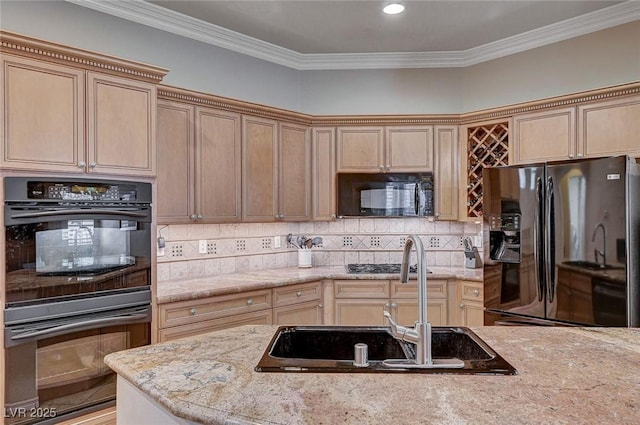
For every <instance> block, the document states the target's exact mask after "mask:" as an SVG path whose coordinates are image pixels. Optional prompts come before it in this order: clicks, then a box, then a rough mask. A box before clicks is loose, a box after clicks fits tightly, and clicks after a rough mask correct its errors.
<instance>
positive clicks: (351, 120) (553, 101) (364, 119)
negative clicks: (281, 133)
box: [158, 81, 640, 127]
mask: <svg viewBox="0 0 640 425" xmlns="http://www.w3.org/2000/svg"><path fill="white" fill-rule="evenodd" d="M636 94H640V81H636V82H632V83H628V84H621V85H616V86H611V87H604V88H599V89H594V90H588V91H584V92H579V93H572V94H567V95H563V96H556V97H550V98H546V99H539V100H533V101H529V102H523V103H518V104H513V105H507V106H501V107H497V108H490V109H484V110H480V111H473V112H468V113H461V114H425V115H420V114H411V115H309V114H303V113H299V112H294V111H289V110H286V109H279V108H275V107H269V106H265V105H260V104H256V103H250V102H243V101H240V100H235V99H231V98H226V97H221V96H215V95H211V94H206V93H201V92H196V91H191V90H187V89H181V88H178V87H171V86H167V85H159V86H158V97H159V98H160V99H165V100H175V101H180V102H186V103H191V104H193V105H196V106H205V107H210V108H218V109H224V110H229V111H234V112H239V113H243V114H248V115H254V116H259V117H263V118H269V119H275V120H280V121H288V122H294V123H297V124H302V125H308V126H313V127H327V126H372V125H374V126H375V125H377V126H385V125H464V124H471V123H475V122H481V121H486V120H495V119H507V118H510V117H512V116H514V115H518V114H523V113H529V112H535V111H541V110H549V109H554V108H563V107H567V106H578V105H580V104H584V103H589V102H594V101H600V100H606V99H612V98H620V97H625V96H633V95H636Z"/></svg>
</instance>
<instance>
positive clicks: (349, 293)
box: [333, 280, 389, 298]
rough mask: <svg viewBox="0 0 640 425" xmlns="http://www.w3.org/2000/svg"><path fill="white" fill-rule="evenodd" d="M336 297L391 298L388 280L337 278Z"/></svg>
mask: <svg viewBox="0 0 640 425" xmlns="http://www.w3.org/2000/svg"><path fill="white" fill-rule="evenodd" d="M333 291H334V296H335V297H336V298H389V281H388V280H336V281H334V283H333Z"/></svg>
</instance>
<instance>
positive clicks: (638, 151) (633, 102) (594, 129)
mask: <svg viewBox="0 0 640 425" xmlns="http://www.w3.org/2000/svg"><path fill="white" fill-rule="evenodd" d="M639 135H640V95H635V96H629V97H622V98H619V99H614V100H608V101H602V102H594V103H590V104H584V105H580V106H578V150H579V151H578V152H579V153H582V154H583V155H584V157H585V158H588V157H596V156H609V155H624V154H627V155H630V156H633V157H640V138H639V137H640V136H639Z"/></svg>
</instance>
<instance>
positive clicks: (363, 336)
mask: <svg viewBox="0 0 640 425" xmlns="http://www.w3.org/2000/svg"><path fill="white" fill-rule="evenodd" d="M359 343H364V344H366V345H367V347H368V365H367V366H356V365H355V364H354V352H355V349H354V347H355V345H356V344H359ZM431 349H432V356H433V359H434V361H435V360H436V359H441V358H442V359H444V358H457V359H460V360H462V361H463V362H464V366H463V367H462V368H459V369H452V368H438V367H435V368H430V369H425V368H409V367H407V368H402V367H400V368H399V367H397V366H396V367H389V366H386V365H385V364H384V363H383V362H384V361H385V360H390V359H405V360H406V359H412V358H415V350H414V346H413V344H410V343H405V342H401V341H398V340H396V339H395V338H394V337H393V336H392V335H391V334H390V333H389V328H387V327H361V326H281V327H280V328H278V330H277V331H276V333H275V335H274V337H273V338H272V339H271V342H270V343H269V345H268V346H267V349H266V350H265V352H264V355H263V356H262V358H261V359H260V362H259V363H258V365H257V366H256V367H255V370H256V371H257V372H347V373H359V372H370V373H380V372H382V373H432V374H433V373H436V374H442V373H447V374H491V375H515V374H517V371H516V369H515V368H514V367H513V366H511V365H510V364H509V363H508V362H507V361H506V360H504V359H503V358H502V357H501V356H500V355H499V354H498V353H496V352H495V351H494V350H493V349H492V348H491V347H490V346H489V345H487V344H486V343H485V342H484V341H482V339H480V337H478V336H477V335H476V334H475V333H473V332H472V331H471V330H470V329H468V328H464V327H434V328H433V333H432V341H431Z"/></svg>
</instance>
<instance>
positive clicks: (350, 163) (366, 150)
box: [336, 127, 384, 172]
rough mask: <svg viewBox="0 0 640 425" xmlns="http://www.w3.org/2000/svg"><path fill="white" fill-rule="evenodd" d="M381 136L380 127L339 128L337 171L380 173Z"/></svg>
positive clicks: (381, 168) (381, 129) (381, 160)
mask: <svg viewBox="0 0 640 425" xmlns="http://www.w3.org/2000/svg"><path fill="white" fill-rule="evenodd" d="M383 136H384V133H383V128H382V127H342V128H340V127H339V128H338V141H337V152H336V156H337V171H355V172H358V171H361V172H367V171H369V172H371V171H374V172H379V171H382V170H383V169H384V165H383V162H384V160H383V155H384V150H383V149H384V148H383V143H384V138H383Z"/></svg>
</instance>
